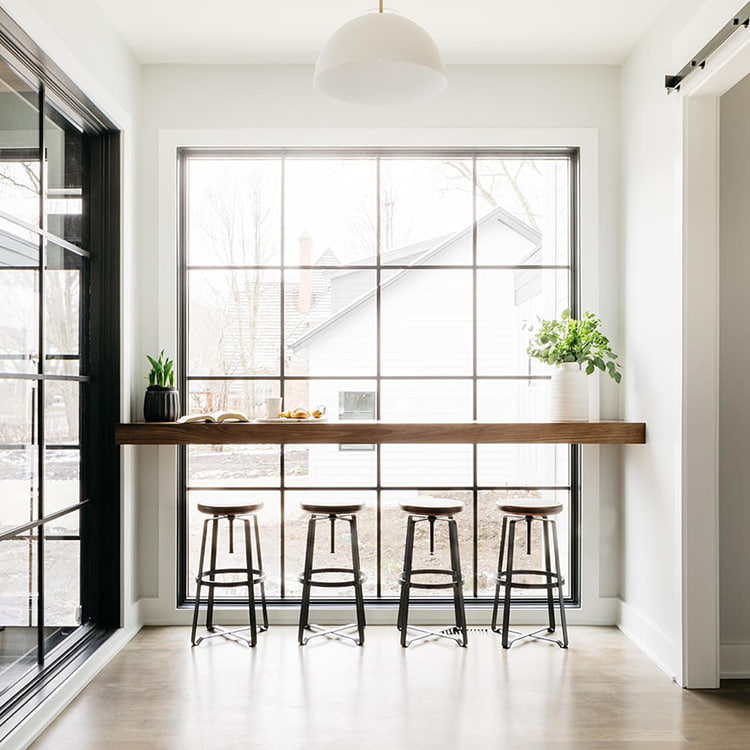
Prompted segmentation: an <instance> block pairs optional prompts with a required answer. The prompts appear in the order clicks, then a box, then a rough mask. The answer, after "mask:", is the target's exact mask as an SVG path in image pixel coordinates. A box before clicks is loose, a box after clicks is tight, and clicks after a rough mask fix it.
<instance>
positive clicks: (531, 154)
mask: <svg viewBox="0 0 750 750" xmlns="http://www.w3.org/2000/svg"><path fill="white" fill-rule="evenodd" d="M252 157H255V158H266V159H267V158H279V159H280V160H281V170H282V176H281V185H282V186H283V185H284V176H283V175H284V161H285V159H287V158H295V157H297V158H316V159H321V158H323V159H324V158H342V157H343V158H347V157H349V158H352V157H361V158H371V159H375V160H377V161H378V164H379V162H380V160H381V159H383V158H389V157H390V158H394V157H400V158H409V157H414V158H430V157H434V158H439V159H450V158H457V159H459V158H460V159H470V160H472V163H473V174H474V176H473V180H474V185H476V179H477V177H476V174H477V172H476V164H477V159H478V158H482V157H491V158H497V159H502V158H503V157H507V158H515V159H518V158H524V157H526V158H529V159H544V158H566V159H567V160H568V164H569V167H568V170H569V171H568V179H569V191H570V192H569V215H568V220H569V224H568V226H569V241H568V245H569V259H568V263H567V264H566V265H565V266H564V268H565V269H566V270H567V271H568V273H569V293H568V299H569V306H570V311H571V314H572V316H573V317H577V316H578V315H579V314H580V279H581V276H580V241H579V226H580V148H579V147H578V146H570V147H554V148H546V147H539V148H491V149H488V148H473V147H465V148H440V149H434V148H429V149H428V148H407V147H404V148H346V147H342V148H260V147H259V148H252V147H242V148H239V147H224V148H222V147H217V148H203V147H191V146H183V147H178V149H177V175H178V211H177V216H178V224H177V256H178V291H177V308H178V309H177V319H178V355H177V360H178V362H181V363H187V362H188V324H187V321H188V294H187V289H188V268H189V266H188V254H187V239H188V222H187V207H188V191H187V179H186V175H187V162H188V161H189V160H190V159H202V158H205V159H211V158H217V159H218V158H221V159H241V158H252ZM379 174H380V172H379V166H378V191H379V189H380V185H379V184H380V177H379ZM282 205H283V201H282ZM379 210H380V207H378V211H379ZM474 212H475V217H474V231H473V238H472V244H473V247H474V250H473V252H474V258H473V262H472V263H471V264H463V265H460V266H455V268H457V269H460V270H462V271H466V270H469V271H472V272H473V276H474V282H473V283H474V299H475V300H476V278H477V271H478V270H479V269H493V268H495V269H503V270H515V271H522V272H524V271H527V270H529V268H534V267H536V268H539V266H534V265H533V264H532V265H531V266H528V265H521V266H508V265H503V266H492V265H485V264H481V265H478V264H477V257H476V255H477V251H476V247H477V231H476V226H477V218H476V201H475V205H474ZM378 226H379V221H378ZM281 227H282V230H281V258H280V259H279V261H278V264H264V265H263V266H257V267H256V266H247V267H243V268H257V269H260V268H262V269H264V270H268V269H271V270H277V269H278V270H280V271H281V272H282V274H281V279H282V285H283V283H284V274H283V271H287V270H294V269H299V268H306V267H305V266H295V265H290V264H289V263H285V261H284V230H283V227H284V212H283V207H282V211H281ZM380 242H381V238H380V231H379V229H378V237H377V243H378V247H377V249H376V256H375V257H376V260H375V263H374V265H373V266H372V268H373V269H374V270H375V272H376V276H377V283H376V289H377V292H376V299H377V303H376V304H378V305H379V304H380V288H381V268H387V269H394V268H399V266H398V265H394V264H383V265H381V260H380V259H381V248H380ZM348 267H349V268H364V266H359V265H356V264H355V265H349V266H348ZM558 267H562V266H558ZM199 268H201V269H203V270H208V269H210V268H213V267H212V266H204V265H202V264H201V265H200V266H199ZM216 268H219V266H217V267H216ZM232 268H237V267H236V266H232ZM316 268H319V269H321V270H325V269H326V268H327V267H326V266H316ZM337 268H338V266H337ZM367 268H368V269H369V268H370V266H369V265H368V266H367ZM425 268H428V269H429V268H430V266H425ZM439 268H440V269H441V270H445V269H450V268H451V266H444V265H441V266H440V267H439ZM545 268H555V266H545ZM283 298H284V295H283V291H282V300H283ZM474 304H475V306H476V302H475V303H474ZM280 314H281V328H280V337H281V342H280V343H281V349H280V372H279V374H278V375H273V376H269V375H258V376H254V375H245V376H229V375H227V376H206V375H202V374H196V375H191V374H190V373H188V372H187V364H185V366H183V367H182V368H181V369H180V370H179V373H178V374H179V377H178V385H179V388H180V390H181V391H182V392H183V393H184V394H187V393H188V383H189V381H190V380H226V381H239V380H251V381H253V380H257V381H261V380H262V381H272V380H273V381H275V380H280V382H281V396H282V398H283V396H284V383H285V382H286V381H294V380H305V381H312V380H315V379H319V380H335V379H336V378H335V376H328V375H326V376H318V377H316V376H311V375H291V374H287V373H286V372H285V364H284V320H283V318H284V310H283V304H282V308H281V313H280ZM378 320H379V315H378ZM475 325H476V309H475ZM378 328H379V323H378ZM379 339H380V334H379V332H378V349H379V348H380V342H379ZM379 360H380V357H379V356H378V365H377V367H378V372H377V374H376V376H374V377H373V376H361V377H350V376H346V375H343V376H341V377H342V378H343V379H345V380H347V381H353V380H357V379H360V380H367V381H372V380H374V381H376V382H377V389H378V390H377V397H376V401H377V405H376V412H377V414H379V413H380V384H381V382H382V381H384V380H387V379H392V380H409V379H410V377H409V376H397V375H394V376H384V375H382V374H381V372H380V362H379ZM419 377H420V379H423V377H424V376H419ZM436 377H438V378H439V379H442V377H441V376H436ZM549 377H550V376H544V375H532V374H531V373H530V372H529V373H527V374H526V375H518V376H508V377H506V376H499V377H495V376H481V375H477V372H476V357H475V363H474V374H473V376H467V378H466V379H471V380H473V382H474V410H475V413H474V419H477V416H478V415H477V414H476V403H477V398H476V384H477V382H478V381H479V380H482V379H485V378H486V379H501V380H502V379H513V380H528V381H530V380H543V379H547V380H548V379H549ZM462 378H463V376H462ZM428 379H429V378H428ZM368 447H369V446H368ZM472 448H473V459H472V460H473V466H474V482H473V485H472V486H465V487H464V486H462V487H444V488H439V487H438V488H433V487H430V488H429V489H430V491H432V490H438V491H439V490H441V489H442V490H443V491H467V492H471V493H472V498H473V500H472V502H473V509H474V514H473V518H474V531H473V559H472V560H471V561H464V564H465V565H469V566H471V567H472V569H473V570H476V568H477V558H478V552H477V530H478V529H477V512H476V511H477V508H478V497H479V493H480V492H483V491H486V490H528V489H533V490H565V491H567V492H569V497H570V507H569V529H570V538H569V563H570V569H569V570H570V572H569V576H568V580H567V583H568V586H569V593H568V595H567V597H566V599H565V602H566V605H567V606H570V607H580V605H581V564H580V563H581V474H582V469H581V446H579V445H575V444H573V445H570V446H569V448H570V450H569V462H568V477H569V482H568V484H567V485H565V486H549V487H541V486H534V487H531V486H524V487H515V486H503V487H496V486H492V487H489V486H488V487H482V486H480V485H478V483H477V471H476V467H477V445H473V446H472ZM375 449H376V450H377V451H378V460H377V466H378V469H377V471H378V479H377V483H376V485H374V486H372V487H370V486H368V487H358V488H357V489H358V490H368V491H369V490H372V491H374V492H376V493H377V498H378V506H377V529H378V532H377V533H378V544H380V529H381V514H380V496H381V493H382V492H388V491H394V490H395V491H398V490H412V489H414V488H413V487H394V486H391V485H388V486H383V485H382V484H381V481H380V459H379V450H380V446H375ZM187 462H188V458H187V447H186V446H179V447H178V479H177V540H176V546H177V557H178V559H177V565H176V574H177V587H176V591H177V599H176V606H177V607H178V608H191V607H193V606H194V604H195V599H194V597H190V596H189V595H188V588H187V583H188V576H191V575H193V571H190V570H189V565H188V552H189V551H188V545H187V540H188V514H187V498H188V494H189V491H190V489H191V488H190V487H189V485H188V482H187V468H188V463H187ZM280 474H281V481H280V486H279V487H275V486H274V487H249V486H248V487H247V488H243V487H233V488H232V489H233V490H235V491H236V490H241V489H247V490H272V491H274V492H279V494H280V514H281V518H282V524H281V526H282V529H281V540H280V575H281V596H280V597H279V598H269V603H272V604H273V605H274V606H281V607H284V606H298V604H299V599H293V598H289V597H286V596H285V584H284V579H285V573H286V570H285V568H286V565H285V539H284V530H283V526H284V524H283V519H284V511H285V494H286V492H287V490H288V489H289V490H291V491H294V489H299V488H286V487H285V483H284V474H285V466H284V450H283V447H282V450H281V451H280ZM195 489H196V490H205V489H211V490H219V489H221V488H219V487H211V488H206V487H196V488H195ZM309 489H311V490H313V489H314V490H319V489H321V490H326V489H331V490H334V489H335V490H340V489H342V488H339V487H336V488H319V487H311V488H309ZM381 573H382V571H381V566H380V555H379V553H378V571H377V576H378V582H377V596H376V597H374V598H373V597H371V598H366V599H365V603H366V604H377V605H383V604H386V605H392V606H395V605H396V604H397V599H395V598H386V597H383V596H382V594H381V580H380V579H381ZM473 579H474V586H473V591H468V592H466V593H465V601H466V605H467V606H468V607H472V606H487V605H488V604H490V603H491V602H492V599H491V598H488V597H479V596H478V582H477V576H476V575H474V576H473ZM345 601H346V600H345V599H342V598H336V599H333V598H331V599H325V598H320V599H316V604H320V605H322V606H327V605H328V606H333V607H336V606H341V604H342V602H345ZM421 601H422V603H423V604H425V605H434V606H449V605H450V600H449V599H431V598H428V597H425V598H424V599H422V600H421ZM515 601H517V602H518V603H520V604H523V605H524V606H541V605H543V604H544V603H545V602H546V600H543V599H542V598H532V597H524V598H522V599H515V598H514V602H515ZM221 604H222V606H235V607H241V606H246V603H243V602H242V600H240V599H233V598H229V597H227V598H223V599H221Z"/></svg>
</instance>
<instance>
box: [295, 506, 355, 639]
mask: <svg viewBox="0 0 750 750" xmlns="http://www.w3.org/2000/svg"><path fill="white" fill-rule="evenodd" d="M300 507H301V508H302V510H305V511H307V512H308V513H310V520H309V521H308V523H307V546H306V550H305V569H304V571H303V572H302V574H301V575H300V577H299V581H300V583H301V584H302V606H301V608H300V613H299V628H298V631H297V638H298V641H299V644H300V646H304V645H306V644H307V643H308V642H309V641H311V640H312V639H313V638H318V637H319V636H326V637H330V638H346V639H348V640H351V641H354V642H355V643H356V644H357V645H358V646H362V645H363V644H364V642H365V624H366V623H365V600H364V595H363V592H362V583H363V581H364V578H365V577H364V575H363V574H362V570H361V567H360V562H359V537H358V535H357V516H356V514H357V513H358V512H359V511H361V510H363V509H364V507H365V504H364V503H361V502H355V501H352V502H337V501H335V500H320V501H315V502H302V503H300ZM325 520H328V521H329V522H330V524H331V554H333V553H334V552H335V551H336V533H335V527H336V521H345V522H347V523H348V524H349V536H350V540H351V549H352V567H351V568H341V567H322V568H315V567H313V564H314V556H315V529H316V526H317V523H318V521H325ZM329 573H337V574H341V576H343V577H342V578H339V579H337V580H333V581H332V580H328V579H326V580H320V579H317V580H316V578H315V577H316V576H318V575H321V574H329ZM313 586H320V587H328V588H340V587H342V586H352V587H353V588H354V601H355V610H356V623H349V624H348V625H342V626H340V627H337V628H324V627H321V626H320V625H315V624H312V623H310V595H311V593H312V587H313ZM352 628H356V629H357V637H356V638H355V637H354V636H353V635H351V634H349V633H347V632H346V631H347V630H351V629H352ZM306 630H307V631H313V634H312V635H308V636H307V637H305V631H306Z"/></svg>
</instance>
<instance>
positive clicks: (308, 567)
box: [297, 515, 322, 646]
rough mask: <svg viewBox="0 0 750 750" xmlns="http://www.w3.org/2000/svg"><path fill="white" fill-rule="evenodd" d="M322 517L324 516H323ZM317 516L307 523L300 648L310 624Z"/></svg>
mask: <svg viewBox="0 0 750 750" xmlns="http://www.w3.org/2000/svg"><path fill="white" fill-rule="evenodd" d="M321 517H322V516H321ZM317 520H318V518H317V516H315V515H312V516H310V520H309V521H308V523H307V547H306V550H305V572H304V574H303V579H304V580H303V581H302V605H301V607H300V612H299V628H298V629H297V640H298V641H299V645H300V646H304V645H305V638H304V634H305V628H307V626H308V625H309V624H310V589H311V586H310V580H311V578H312V572H311V571H312V566H313V552H314V551H315V524H316V523H317Z"/></svg>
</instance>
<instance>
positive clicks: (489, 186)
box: [443, 159, 541, 230]
mask: <svg viewBox="0 0 750 750" xmlns="http://www.w3.org/2000/svg"><path fill="white" fill-rule="evenodd" d="M443 164H445V166H446V168H447V170H448V173H449V174H450V173H453V177H454V178H455V179H456V180H457V181H458V185H459V189H462V190H468V191H471V190H472V185H473V182H474V175H473V173H472V168H471V164H470V162H466V161H444V162H443ZM484 164H485V165H488V164H492V165H497V169H496V170H492V171H490V170H484V171H483V172H482V174H481V175H479V176H478V179H477V194H478V195H479V196H480V197H481V198H482V199H483V200H484V201H485V202H486V203H487V204H488V205H489V206H492V207H496V206H498V205H499V203H498V198H497V197H498V195H499V194H500V191H501V189H502V188H501V187H500V186H501V185H507V187H508V188H509V189H510V193H511V195H512V196H513V197H514V198H515V200H516V201H517V203H518V205H519V207H520V209H521V211H522V213H523V215H524V218H525V220H526V223H527V224H528V225H529V226H531V227H533V228H534V229H536V230H539V222H538V220H537V218H538V217H537V214H536V212H535V211H534V209H533V207H532V205H531V202H530V201H529V198H528V195H527V193H526V191H525V190H524V189H523V187H522V185H521V179H522V177H523V172H524V171H525V170H531V171H533V172H534V173H535V174H536V175H541V170H540V169H539V166H538V165H537V163H536V162H535V161H533V160H531V159H512V160H507V159H493V160H492V161H487V162H484ZM510 165H512V166H513V169H511V166H510Z"/></svg>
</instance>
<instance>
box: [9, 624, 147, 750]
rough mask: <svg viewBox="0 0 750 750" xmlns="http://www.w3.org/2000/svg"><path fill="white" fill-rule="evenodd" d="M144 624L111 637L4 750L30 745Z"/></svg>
mask: <svg viewBox="0 0 750 750" xmlns="http://www.w3.org/2000/svg"><path fill="white" fill-rule="evenodd" d="M140 629H141V628H140V625H138V626H134V627H131V628H127V629H126V628H123V629H121V630H118V631H117V632H116V633H114V634H113V635H112V636H110V637H109V638H108V639H107V640H106V641H105V642H104V643H103V644H102V645H101V646H100V647H99V648H98V649H97V650H96V651H95V652H94V654H92V656H91V657H90V658H88V659H87V660H86V662H85V663H84V664H83V665H82V666H81V667H80V669H78V670H76V672H75V673H74V674H73V675H72V676H71V677H70V678H69V679H67V680H66V681H65V682H64V684H62V685H61V686H60V687H59V688H57V689H56V690H55V691H54V692H53V693H52V695H50V696H49V698H47V699H46V700H45V701H44V703H42V705H41V706H39V708H38V709H36V710H35V711H34V712H33V713H32V714H31V716H29V717H28V718H27V719H25V720H24V721H22V722H21V724H19V725H18V726H17V727H16V728H15V729H14V730H13V731H12V732H11V733H10V734H9V735H8V736H7V737H6V738H5V740H3V742H2V743H0V747H2V750H24V748H27V747H28V746H29V745H30V744H31V743H32V742H33V741H34V740H35V739H36V738H37V737H38V736H39V735H40V734H41V733H42V732H43V731H44V730H45V729H46V728H47V727H48V726H49V725H50V724H51V723H52V722H53V721H54V720H55V719H56V718H57V717H58V716H59V715H60V714H61V713H62V712H63V710H64V709H65V708H66V707H67V706H68V705H69V704H70V703H71V702H72V701H73V700H74V699H75V698H76V696H77V695H78V694H79V693H80V692H81V691H82V690H83V689H84V688H85V687H86V686H87V685H88V684H89V682H91V680H93V679H94V677H96V675H97V674H99V672H100V671H101V670H102V669H104V667H106V666H107V664H108V663H109V662H110V661H111V660H112V659H113V658H114V657H115V656H117V654H118V653H119V652H120V651H121V650H122V649H123V647H124V646H125V645H126V644H127V643H128V641H130V639H131V638H133V636H135V635H136V633H138V631H139V630H140Z"/></svg>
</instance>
